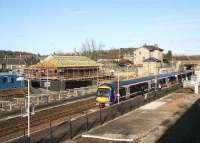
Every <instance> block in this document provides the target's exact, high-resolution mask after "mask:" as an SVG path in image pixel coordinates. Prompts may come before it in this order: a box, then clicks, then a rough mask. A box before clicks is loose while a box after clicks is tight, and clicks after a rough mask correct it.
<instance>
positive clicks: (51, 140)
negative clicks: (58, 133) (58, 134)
mask: <svg viewBox="0 0 200 143" xmlns="http://www.w3.org/2000/svg"><path fill="white" fill-rule="evenodd" d="M49 127H50V142H52V143H53V136H52V125H51V120H50V121H49Z"/></svg>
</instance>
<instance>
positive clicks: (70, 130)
mask: <svg viewBox="0 0 200 143" xmlns="http://www.w3.org/2000/svg"><path fill="white" fill-rule="evenodd" d="M69 132H70V139H72V137H73V135H72V123H71V116H69Z"/></svg>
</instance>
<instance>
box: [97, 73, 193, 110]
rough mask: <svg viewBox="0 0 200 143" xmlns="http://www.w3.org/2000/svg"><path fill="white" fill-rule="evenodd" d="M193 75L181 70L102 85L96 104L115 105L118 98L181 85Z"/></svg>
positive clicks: (99, 87) (99, 88) (102, 105)
mask: <svg viewBox="0 0 200 143" xmlns="http://www.w3.org/2000/svg"><path fill="white" fill-rule="evenodd" d="M193 73H194V71H193V70H183V71H178V72H170V73H165V74H158V75H152V76H146V77H141V78H135V79H130V80H122V81H120V82H119V83H118V82H117V81H113V82H110V83H104V84H101V85H100V86H98V89H97V93H96V101H97V102H96V103H97V105H98V106H101V107H104V106H110V105H112V104H114V103H116V102H117V101H118V98H119V99H123V98H125V99H126V98H129V97H134V96H137V95H143V94H145V93H147V92H151V91H153V90H156V89H158V88H159V89H162V88H163V87H169V86H174V85H176V84H181V83H182V81H183V80H186V79H190V78H191V75H192V74H193ZM118 87H119V91H118ZM118 92H119V94H118ZM118 96H119V97H118Z"/></svg>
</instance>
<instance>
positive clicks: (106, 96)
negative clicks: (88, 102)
mask: <svg viewBox="0 0 200 143" xmlns="http://www.w3.org/2000/svg"><path fill="white" fill-rule="evenodd" d="M110 97H111V88H110V87H109V86H107V85H101V86H99V87H98V89H97V95H96V105H97V106H99V107H105V106H110V99H111V98H110Z"/></svg>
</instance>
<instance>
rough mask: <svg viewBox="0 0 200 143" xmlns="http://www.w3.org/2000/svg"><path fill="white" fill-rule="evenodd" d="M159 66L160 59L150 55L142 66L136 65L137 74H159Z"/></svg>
mask: <svg viewBox="0 0 200 143" xmlns="http://www.w3.org/2000/svg"><path fill="white" fill-rule="evenodd" d="M161 67H162V64H161V61H160V60H158V59H156V58H153V57H150V58H148V59H145V60H144V63H143V66H141V67H138V76H139V77H141V76H147V75H155V74H159V71H160V69H161Z"/></svg>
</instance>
